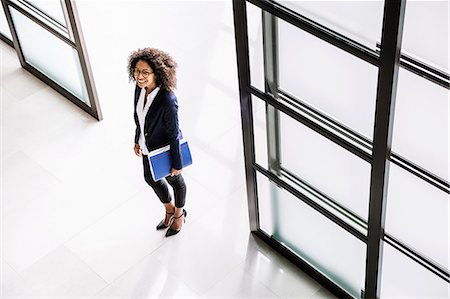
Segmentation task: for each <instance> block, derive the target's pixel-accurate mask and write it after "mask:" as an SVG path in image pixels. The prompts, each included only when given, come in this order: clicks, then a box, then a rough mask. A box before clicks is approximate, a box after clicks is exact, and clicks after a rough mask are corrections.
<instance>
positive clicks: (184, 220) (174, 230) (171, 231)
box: [166, 209, 187, 237]
mask: <svg viewBox="0 0 450 299" xmlns="http://www.w3.org/2000/svg"><path fill="white" fill-rule="evenodd" d="M181 216H184V219H183V222H186V216H187V212H186V210H185V209H183V213H182V214H181V215H180V216H178V217H174V216H173V220H172V223H173V221H175V219H179V218H181ZM180 231H181V226H180V228H179V229H178V230H176V229H173V228H172V225H171V226H170V227H169V229H168V230H167V231H166V237H170V236H173V235H176V234H178V233H179V232H180Z"/></svg>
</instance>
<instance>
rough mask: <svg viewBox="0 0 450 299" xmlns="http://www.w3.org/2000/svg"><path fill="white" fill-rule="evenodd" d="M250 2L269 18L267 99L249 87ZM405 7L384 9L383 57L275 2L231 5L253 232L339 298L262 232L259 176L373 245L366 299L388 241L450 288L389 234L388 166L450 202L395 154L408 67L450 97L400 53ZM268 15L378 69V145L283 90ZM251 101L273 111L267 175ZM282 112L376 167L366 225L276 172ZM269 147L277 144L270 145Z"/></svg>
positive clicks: (373, 294)
mask: <svg viewBox="0 0 450 299" xmlns="http://www.w3.org/2000/svg"><path fill="white" fill-rule="evenodd" d="M247 2H248V3H251V4H253V5H255V6H257V7H259V8H260V9H261V10H262V12H263V16H262V20H263V24H262V26H263V44H264V45H263V52H264V64H265V65H264V77H265V91H261V90H259V89H258V88H256V87H254V86H252V84H251V81H250V66H249V56H248V53H249V52H248V51H249V49H248V33H247V19H246V18H247V13H246V4H247ZM405 5H406V1H405V0H402V1H386V2H385V9H384V19H383V34H382V43H381V44H380V43H378V44H377V49H376V50H372V49H369V48H367V47H365V46H363V45H361V44H359V43H357V42H355V41H353V40H351V39H349V38H347V37H345V36H343V35H341V34H339V33H336V32H334V31H333V30H331V29H329V28H326V27H324V26H322V25H320V24H318V23H316V22H314V21H312V20H309V19H308V18H306V17H304V16H302V15H300V14H299V13H297V12H294V11H292V10H290V9H288V8H286V7H284V6H282V5H281V4H279V3H277V2H275V1H270V0H247V1H240V0H234V1H233V9H234V20H235V35H236V51H237V62H238V75H239V86H240V103H241V119H242V126H243V141H244V155H245V166H246V181H247V198H248V206H249V218H250V229H251V231H252V232H253V233H254V234H255V235H257V236H258V237H260V238H261V239H263V240H264V241H266V242H267V243H268V244H270V245H271V246H272V247H274V248H275V249H276V250H278V251H279V252H280V253H282V254H283V255H285V256H286V257H287V258H289V259H290V260H291V261H292V262H294V263H295V264H297V265H299V266H300V268H302V269H303V270H304V271H306V272H307V273H309V274H310V275H311V276H312V277H313V278H315V279H317V280H318V281H320V282H321V283H322V284H324V285H325V286H326V287H327V288H328V289H330V291H332V292H333V293H334V294H336V295H337V296H339V297H352V296H351V295H350V294H348V293H347V292H346V291H345V290H343V289H342V288H341V287H339V286H338V285H336V284H335V283H334V282H333V281H331V280H330V279H329V278H327V277H326V276H324V275H322V274H321V273H320V271H318V270H317V269H316V268H315V267H314V266H312V265H310V264H309V263H307V262H306V261H304V260H303V259H302V258H301V257H299V256H297V255H296V254H295V253H293V252H292V251H291V250H290V249H289V248H287V247H285V246H284V245H283V244H280V243H279V242H278V241H276V240H275V239H273V238H272V237H271V236H268V235H267V234H266V233H265V232H264V231H263V230H261V229H260V225H259V208H258V199H257V198H258V195H257V181H256V173H260V174H262V175H264V176H265V177H267V178H268V179H269V180H270V181H273V182H274V183H275V184H276V185H278V186H280V187H281V188H283V189H285V190H287V191H288V192H289V193H291V194H292V195H293V196H295V197H297V198H298V199H299V200H302V201H303V202H304V203H306V204H308V205H309V206H310V207H312V208H314V209H315V210H316V211H318V212H319V213H321V214H322V215H324V216H326V217H327V218H328V219H330V220H331V221H333V222H334V223H336V224H337V225H339V226H340V227H341V228H343V229H345V230H346V231H348V232H350V233H351V234H352V235H353V236H355V237H357V238H358V239H360V240H361V241H363V242H365V243H366V244H367V257H366V259H367V264H366V283H365V290H364V291H362V297H364V298H379V295H380V293H379V292H380V286H379V283H380V279H381V264H382V251H383V245H382V243H383V242H382V241H385V242H386V243H388V244H390V245H392V246H393V247H395V248H396V249H397V250H399V251H400V252H402V253H404V254H405V255H407V256H408V257H410V258H411V259H412V260H413V261H415V262H417V263H418V264H420V265H422V266H423V267H424V268H426V269H428V270H429V271H431V272H432V273H434V274H435V275H436V276H438V277H440V278H441V279H443V280H444V281H446V282H450V274H449V271H448V269H446V268H445V267H443V266H442V265H439V264H437V263H435V262H434V261H432V260H430V259H428V258H427V257H424V256H423V255H421V254H420V253H419V252H417V251H415V250H414V249H412V248H410V247H409V246H407V245H405V244H404V243H402V242H401V241H399V240H397V239H396V238H394V237H393V236H390V235H388V234H386V233H385V232H384V220H385V202H386V190H387V180H388V169H389V163H394V164H396V165H398V166H400V167H401V168H403V169H404V170H406V171H408V172H409V173H411V174H413V175H415V176H417V177H419V178H421V179H422V180H424V181H426V182H428V183H430V184H431V185H433V186H434V187H436V188H438V189H440V190H441V191H443V192H445V193H447V194H450V184H449V182H448V181H446V180H445V179H443V178H440V177H438V176H436V175H434V174H433V173H431V172H429V171H427V170H425V169H423V168H421V167H420V166H418V165H416V164H414V163H413V162H411V161H409V160H407V159H406V158H404V157H401V156H400V155H398V154H396V153H392V152H391V151H390V149H391V140H392V119H393V113H391V109H392V110H393V107H394V105H395V94H396V85H397V77H398V68H399V67H403V68H405V69H406V70H409V71H411V72H413V73H415V74H417V75H420V76H421V77H423V78H425V79H427V80H430V81H432V82H434V83H436V84H438V85H440V86H442V87H444V88H446V89H450V84H449V76H448V74H446V73H444V72H442V71H440V70H437V69H435V68H433V67H431V66H429V65H426V64H425V63H423V62H421V61H418V60H416V59H413V58H411V57H409V56H408V55H406V54H402V53H401V51H400V49H401V39H402V35H403V33H402V29H403V20H404V14H405ZM270 15H271V16H272V18H278V19H282V20H284V21H286V22H288V23H290V24H291V25H294V26H296V27H297V28H300V29H301V30H304V31H306V32H309V33H310V34H312V35H314V36H315V37H318V38H320V39H322V40H324V41H326V42H328V43H330V44H332V45H334V46H336V47H338V48H340V49H342V50H344V51H346V52H347V53H350V54H353V55H354V56H356V57H359V58H360V59H363V60H364V61H366V62H368V63H370V64H372V65H375V66H377V67H378V68H379V78H378V88H377V101H376V105H377V112H376V116H375V121H376V122H378V123H377V126H375V131H374V141H373V142H372V141H371V140H369V139H367V138H366V137H364V136H362V135H361V134H359V133H357V132H355V131H354V130H352V129H351V128H348V127H346V126H345V125H343V124H341V123H339V122H338V121H336V120H334V119H332V118H330V117H328V116H326V115H324V114H323V113H321V112H319V111H317V110H316V109H314V108H313V107H311V106H309V105H308V104H306V103H305V102H303V101H302V100H301V99H298V98H296V97H295V96H293V95H291V94H289V93H288V92H286V91H283V90H281V89H280V88H279V87H278V71H277V64H278V61H277V59H278V58H277V55H278V53H277V48H276V46H274V45H276V44H275V43H274V41H276V39H277V36H276V34H277V33H276V31H277V30H276V26H277V25H276V22H274V21H273V19H272V18H271V17H269V16H270ZM381 45H383V47H381ZM380 49H381V51H380ZM252 96H255V97H257V98H259V99H261V100H263V101H264V102H266V105H267V107H269V108H268V109H267V112H266V118H267V122H268V128H267V129H268V132H267V134H268V143H272V144H268V158H269V163H268V165H269V169H265V168H264V167H262V166H261V165H259V164H257V163H256V162H255V158H254V157H255V156H254V154H255V149H254V147H255V145H254V132H253V125H252V124H253V115H252ZM270 107H271V108H270ZM270 109H272V110H270ZM278 111H281V112H283V113H285V114H287V115H289V116H290V117H292V118H294V119H295V120H296V121H298V122H300V123H302V124H303V125H306V126H307V127H308V128H310V129H312V130H313V131H315V132H317V133H319V134H321V135H322V136H324V137H326V138H328V139H329V140H331V141H333V142H334V143H336V144H338V145H340V146H341V147H343V148H345V149H347V150H348V151H350V152H352V153H353V154H355V155H356V156H358V157H360V158H361V159H363V160H365V161H366V162H368V163H370V164H371V165H372V174H371V191H370V203H369V218H368V221H365V220H363V219H361V218H360V217H358V216H357V215H355V214H354V213H352V212H351V211H348V210H347V209H346V208H345V207H342V206H340V205H339V204H338V203H337V202H336V201H333V199H331V198H327V197H326V196H325V195H324V194H322V193H320V191H319V190H316V189H314V187H312V186H310V185H308V184H307V182H304V181H302V180H301V179H300V178H298V177H296V176H295V175H294V174H292V173H291V172H289V170H287V169H284V168H283V167H282V166H281V165H277V163H276V160H277V156H278V155H279V153H278V152H277V147H279V136H277V134H276V130H277V126H278V124H277V122H278V115H277V113H278ZM274 132H275V133H274ZM270 139H271V142H270V141H269V140H270ZM386 157H388V158H386ZM274 161H275V162H274ZM278 161H279V160H278ZM288 181H290V182H288ZM305 188H309V189H310V190H312V191H313V192H315V193H316V194H318V196H317V198H319V199H320V197H322V198H324V199H322V200H326V201H328V202H331V203H332V204H333V205H334V206H335V207H336V209H340V210H343V211H344V213H345V214H347V215H348V219H349V221H344V220H342V218H341V217H337V216H336V215H334V214H333V213H330V212H329V210H327V209H324V208H323V207H322V206H321V205H319V204H317V203H316V201H315V199H311V198H308V196H306V195H305V194H303V193H302V192H301V191H299V190H302V189H305ZM317 198H316V199H317ZM349 222H350V223H351V222H353V223H354V224H356V225H359V226H362V227H364V228H365V230H366V232H367V234H364V233H361V231H360V230H358V229H356V228H355V225H350V224H349Z"/></svg>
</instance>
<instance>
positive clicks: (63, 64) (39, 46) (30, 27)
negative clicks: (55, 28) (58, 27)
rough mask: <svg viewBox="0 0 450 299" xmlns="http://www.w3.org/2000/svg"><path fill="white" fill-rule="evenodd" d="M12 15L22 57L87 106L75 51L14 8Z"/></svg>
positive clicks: (84, 88)
mask: <svg viewBox="0 0 450 299" xmlns="http://www.w3.org/2000/svg"><path fill="white" fill-rule="evenodd" d="M11 14H12V16H13V19H14V23H15V27H16V30H17V35H18V37H19V42H20V46H21V49H22V52H23V54H24V57H25V60H26V61H27V62H28V63H29V64H31V65H32V66H34V67H35V68H36V69H38V70H39V71H41V72H42V73H44V74H45V75H47V76H48V77H49V78H51V79H52V80H54V81H55V82H57V83H58V84H60V85H61V86H63V87H64V88H66V89H67V90H68V91H70V92H71V93H72V94H74V95H75V96H77V97H78V98H79V99H80V100H82V101H83V102H85V103H86V104H88V105H90V104H89V99H88V96H87V91H86V86H85V82H84V78H83V75H82V72H81V67H80V61H79V59H78V54H77V51H76V50H75V49H73V48H72V47H71V46H69V45H68V44H66V43H65V42H63V41H62V40H60V39H59V38H57V37H55V36H54V35H52V34H51V33H49V32H48V31H46V30H45V29H43V28H41V27H40V26H38V25H36V24H35V23H34V22H32V21H30V20H29V19H28V18H26V17H25V16H23V15H22V14H21V13H19V12H18V11H16V10H15V9H11Z"/></svg>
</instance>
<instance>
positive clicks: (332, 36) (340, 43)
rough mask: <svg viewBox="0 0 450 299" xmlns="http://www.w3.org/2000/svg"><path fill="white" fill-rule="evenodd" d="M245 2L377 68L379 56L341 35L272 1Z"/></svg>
mask: <svg viewBox="0 0 450 299" xmlns="http://www.w3.org/2000/svg"><path fill="white" fill-rule="evenodd" d="M247 1H248V2H250V3H252V4H254V5H256V6H258V7H259V8H261V9H262V10H264V11H267V12H269V13H271V14H272V15H274V16H276V17H278V18H280V19H282V20H284V21H286V22H288V23H290V24H292V25H294V26H296V27H298V28H300V29H302V30H304V31H306V32H308V33H310V34H312V35H314V36H316V37H318V38H320V39H321V40H323V41H325V42H327V43H330V44H332V45H334V46H336V47H338V48H339V49H341V50H344V51H345V52H348V53H351V54H353V55H355V56H357V57H358V58H361V59H362V60H364V61H366V62H368V63H370V64H372V65H375V66H379V54H378V53H377V51H375V50H372V49H370V48H368V47H366V46H364V45H362V44H360V43H358V42H356V41H353V40H351V39H350V38H348V37H346V36H344V35H342V34H339V33H337V32H335V31H333V30H331V29H329V28H327V27H325V26H323V25H320V24H319V23H316V22H314V21H312V20H310V19H308V18H306V17H304V16H302V15H300V14H299V13H297V12H295V11H293V10H291V9H289V8H286V7H284V6H283V5H281V4H279V3H276V2H274V1H268V0H247Z"/></svg>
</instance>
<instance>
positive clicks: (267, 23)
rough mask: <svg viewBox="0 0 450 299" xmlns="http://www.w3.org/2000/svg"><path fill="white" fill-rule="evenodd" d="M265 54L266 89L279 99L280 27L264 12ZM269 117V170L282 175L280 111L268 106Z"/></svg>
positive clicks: (272, 17) (271, 16)
mask: <svg viewBox="0 0 450 299" xmlns="http://www.w3.org/2000/svg"><path fill="white" fill-rule="evenodd" d="M262 22H263V24H262V25H263V26H262V28H263V31H262V32H263V52H264V88H265V92H266V93H270V94H272V95H273V96H274V98H278V86H279V84H278V26H277V18H276V17H275V16H274V15H272V14H270V13H268V12H266V11H262ZM266 108H267V109H266V117H267V128H266V129H267V156H268V159H269V161H268V165H269V170H270V171H271V172H273V173H275V174H277V175H278V174H279V173H280V169H281V168H280V163H281V155H280V130H279V128H280V126H279V114H280V113H279V111H278V110H277V109H275V108H274V107H272V106H270V105H267V104H266Z"/></svg>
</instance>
